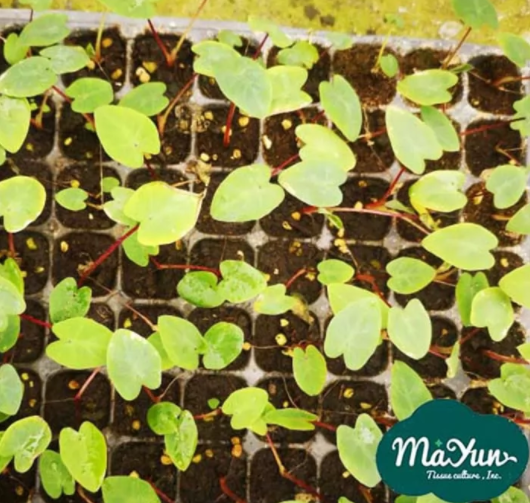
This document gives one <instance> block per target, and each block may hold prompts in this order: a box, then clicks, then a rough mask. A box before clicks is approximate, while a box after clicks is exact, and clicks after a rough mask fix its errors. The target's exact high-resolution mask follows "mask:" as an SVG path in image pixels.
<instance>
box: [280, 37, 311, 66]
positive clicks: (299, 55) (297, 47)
mask: <svg viewBox="0 0 530 503" xmlns="http://www.w3.org/2000/svg"><path fill="white" fill-rule="evenodd" d="M318 58H319V55H318V51H317V48H316V47H315V46H314V45H313V44H311V43H310V42H308V41H307V40H298V41H297V42H295V43H294V44H293V45H292V46H291V47H288V48H285V49H282V50H281V51H279V52H278V63H280V65H292V66H298V67H303V68H307V69H308V70H311V68H313V65H314V64H315V63H316V62H317V61H318Z"/></svg>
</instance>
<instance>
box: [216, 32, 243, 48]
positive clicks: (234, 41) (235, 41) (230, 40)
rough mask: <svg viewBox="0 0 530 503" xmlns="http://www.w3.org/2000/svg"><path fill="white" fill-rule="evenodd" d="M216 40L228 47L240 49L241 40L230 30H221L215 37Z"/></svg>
mask: <svg viewBox="0 0 530 503" xmlns="http://www.w3.org/2000/svg"><path fill="white" fill-rule="evenodd" d="M216 38H217V40H219V42H221V43H222V44H226V45H228V46H230V47H242V46H243V39H242V38H241V37H240V36H239V35H238V34H237V33H234V32H233V31H231V30H221V31H219V32H218V33H217V35H216Z"/></svg>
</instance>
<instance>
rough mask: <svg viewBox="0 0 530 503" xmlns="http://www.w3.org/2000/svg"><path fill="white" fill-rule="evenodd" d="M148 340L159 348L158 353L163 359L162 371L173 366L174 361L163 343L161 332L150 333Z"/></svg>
mask: <svg viewBox="0 0 530 503" xmlns="http://www.w3.org/2000/svg"><path fill="white" fill-rule="evenodd" d="M147 341H148V342H149V344H151V346H153V347H154V348H155V349H156V350H157V352H158V354H159V355H160V359H161V361H162V372H164V371H166V370H169V369H171V368H173V362H172V361H171V359H170V358H169V355H168V354H167V351H166V348H164V344H162V338H161V337H160V333H159V332H155V333H154V334H152V335H150V336H149V337H148V338H147Z"/></svg>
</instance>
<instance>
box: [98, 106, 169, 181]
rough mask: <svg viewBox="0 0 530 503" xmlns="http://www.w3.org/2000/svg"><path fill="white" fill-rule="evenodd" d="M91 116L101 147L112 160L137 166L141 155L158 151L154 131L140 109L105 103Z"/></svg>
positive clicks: (142, 158)
mask: <svg viewBox="0 0 530 503" xmlns="http://www.w3.org/2000/svg"><path fill="white" fill-rule="evenodd" d="M94 117H95V120H96V132H97V134H98V138H99V140H100V141H101V144H102V146H103V149H104V150H105V152H106V153H107V154H108V155H109V156H110V157H111V158H112V159H114V160H115V161H116V162H119V163H121V164H123V165H125V166H127V167H129V168H141V167H142V166H143V164H144V155H145V154H152V155H156V154H159V153H160V137H159V135H158V130H157V129H156V126H155V125H154V123H153V122H152V121H151V120H150V119H149V118H148V117H146V116H145V115H143V114H141V113H140V112H137V111H136V110H132V109H131V108H127V107H120V106H116V105H105V106H100V107H99V108H98V109H97V110H96V111H95V113H94ZM155 183H156V182H155ZM160 183H161V182H160Z"/></svg>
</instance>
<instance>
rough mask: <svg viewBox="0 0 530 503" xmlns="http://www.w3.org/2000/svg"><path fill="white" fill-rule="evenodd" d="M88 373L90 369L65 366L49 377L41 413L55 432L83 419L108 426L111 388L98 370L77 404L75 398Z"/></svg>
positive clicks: (99, 425)
mask: <svg viewBox="0 0 530 503" xmlns="http://www.w3.org/2000/svg"><path fill="white" fill-rule="evenodd" d="M90 374H91V372H89V371H76V370H65V371H61V372H57V373H56V374H53V375H51V376H50V377H48V380H47V381H46V395H45V398H44V414H43V416H44V419H45V420H46V421H47V422H48V424H49V425H50V428H51V429H52V432H53V433H54V435H57V434H59V432H60V431H61V430H62V429H63V428H66V427H70V428H76V429H77V428H79V426H80V425H81V423H83V422H84V421H90V422H91V423H94V425H95V426H97V427H98V428H100V429H102V428H105V427H106V426H108V424H109V421H110V395H111V388H110V382H109V380H108V379H107V378H106V377H105V376H104V375H102V374H97V375H96V377H95V378H94V380H93V381H92V382H91V383H90V386H88V388H87V389H86V390H85V392H84V393H83V396H82V398H81V400H80V401H78V402H77V405H76V403H75V402H74V397H75V396H76V394H77V393H78V392H79V390H80V389H81V388H82V387H83V384H84V383H85V381H86V380H87V379H88V378H89V376H90Z"/></svg>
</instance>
